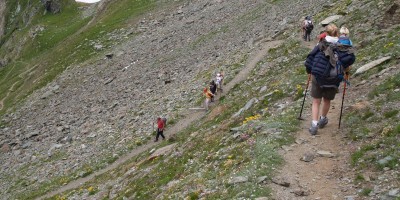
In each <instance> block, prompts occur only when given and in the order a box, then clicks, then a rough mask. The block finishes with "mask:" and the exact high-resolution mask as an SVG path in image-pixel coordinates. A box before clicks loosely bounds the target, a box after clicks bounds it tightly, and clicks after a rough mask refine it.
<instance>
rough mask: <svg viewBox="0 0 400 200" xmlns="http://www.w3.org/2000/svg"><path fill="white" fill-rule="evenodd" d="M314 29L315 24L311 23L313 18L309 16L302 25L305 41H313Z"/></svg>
mask: <svg viewBox="0 0 400 200" xmlns="http://www.w3.org/2000/svg"><path fill="white" fill-rule="evenodd" d="M313 29H314V24H313V22H312V21H311V17H310V16H307V17H306V18H305V19H304V21H303V24H302V30H303V39H304V41H310V40H311V32H312V30H313Z"/></svg>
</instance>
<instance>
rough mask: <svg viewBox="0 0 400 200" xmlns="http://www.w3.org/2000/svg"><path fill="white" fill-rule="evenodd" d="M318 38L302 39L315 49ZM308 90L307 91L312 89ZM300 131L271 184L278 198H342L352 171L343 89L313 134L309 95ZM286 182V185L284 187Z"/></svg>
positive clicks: (284, 155)
mask: <svg viewBox="0 0 400 200" xmlns="http://www.w3.org/2000/svg"><path fill="white" fill-rule="evenodd" d="M315 44H316V41H314V42H312V43H310V42H308V43H307V42H303V46H306V47H308V48H310V49H312V48H313V47H314V46H315ZM310 89H311V87H309V90H310ZM309 90H308V92H309ZM307 96H308V98H306V102H305V108H304V110H303V115H302V117H303V118H304V120H303V121H302V123H301V131H299V132H297V133H296V135H295V138H296V143H294V144H293V145H291V146H290V147H286V148H283V149H284V150H283V152H282V154H283V157H284V160H285V165H284V167H283V168H282V169H281V170H280V171H279V174H278V175H277V176H276V178H275V179H273V182H274V183H275V184H271V187H272V188H273V191H274V197H275V199H279V200H289V199H343V197H345V196H348V194H345V193H346V191H347V189H346V186H347V184H348V183H347V182H346V179H344V178H343V175H344V173H345V172H347V171H349V165H348V163H346V162H347V160H348V158H347V156H348V155H349V153H348V152H346V148H345V147H344V145H345V144H344V143H343V141H342V140H341V139H342V134H341V133H340V131H339V129H338V122H339V115H340V106H341V100H342V91H340V92H339V93H338V94H337V95H336V97H335V99H334V100H333V101H332V102H331V108H330V110H329V113H328V119H329V123H328V125H327V126H326V127H324V128H323V129H319V130H318V134H317V135H316V136H311V135H310V133H309V132H308V128H309V127H310V123H311V97H310V96H309V95H307ZM282 185H283V186H282Z"/></svg>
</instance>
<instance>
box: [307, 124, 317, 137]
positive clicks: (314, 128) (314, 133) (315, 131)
mask: <svg viewBox="0 0 400 200" xmlns="http://www.w3.org/2000/svg"><path fill="white" fill-rule="evenodd" d="M308 131H309V132H310V134H311V135H317V132H318V125H317V126H314V125H313V124H312V123H311V127H310V128H309V129H308Z"/></svg>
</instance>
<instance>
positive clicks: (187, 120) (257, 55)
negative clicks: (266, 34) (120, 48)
mask: <svg viewBox="0 0 400 200" xmlns="http://www.w3.org/2000/svg"><path fill="white" fill-rule="evenodd" d="M281 43H282V41H281V40H277V41H268V42H266V43H265V44H260V45H261V46H260V47H259V48H258V50H257V51H254V53H252V54H251V55H250V58H249V61H248V62H247V64H246V65H245V68H244V69H243V70H241V72H240V73H239V74H238V75H236V76H235V78H233V79H232V80H231V81H230V82H229V83H227V84H226V85H225V87H224V94H222V95H221V96H224V95H226V94H227V93H228V92H229V91H230V90H231V89H232V88H233V86H234V85H235V84H237V83H240V82H242V81H244V80H245V79H246V78H247V77H248V76H249V74H250V72H251V71H252V69H253V68H254V67H255V66H256V65H257V63H258V62H259V61H260V60H261V59H262V58H264V57H265V56H266V55H267V53H268V50H269V49H270V48H273V47H276V46H278V45H279V44H281ZM221 96H217V99H218V98H219V97H221ZM204 115H205V112H204V110H200V111H199V112H195V111H193V110H188V111H187V112H186V113H184V116H185V117H184V118H183V119H181V120H180V121H179V122H177V123H176V124H175V125H174V126H172V127H171V128H169V129H167V130H166V131H165V135H166V137H168V136H169V135H171V134H174V133H177V132H179V131H182V130H183V129H185V128H186V127H188V126H189V125H190V124H191V123H192V122H194V121H196V120H199V119H201V118H202V117H203V116H204ZM157 144H158V143H154V142H149V143H147V144H145V145H143V146H141V147H139V148H137V149H135V150H133V151H132V152H130V153H129V154H127V155H125V156H124V157H121V158H119V159H118V160H116V161H115V162H114V163H113V164H111V165H109V166H108V167H106V168H104V169H102V170H99V171H97V172H95V173H93V174H91V175H89V176H87V177H84V178H80V179H77V180H75V181H72V182H70V183H68V184H67V185H64V186H62V187H61V188H59V189H57V190H55V191H52V192H50V193H47V194H46V195H44V196H42V197H39V198H37V199H45V198H50V197H52V196H54V195H57V194H60V193H63V192H65V191H67V190H71V189H74V188H77V187H79V186H80V185H82V184H84V183H86V182H88V181H90V180H92V179H93V178H95V177H96V176H98V175H101V174H104V173H106V172H108V171H110V170H113V169H115V168H117V167H118V166H119V165H121V164H123V163H125V162H126V161H128V160H129V159H131V158H133V157H134V156H137V155H139V154H140V153H142V152H144V151H147V150H149V149H150V148H153V147H155V146H156V145H157Z"/></svg>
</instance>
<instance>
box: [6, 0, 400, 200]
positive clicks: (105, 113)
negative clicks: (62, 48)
mask: <svg viewBox="0 0 400 200" xmlns="http://www.w3.org/2000/svg"><path fill="white" fill-rule="evenodd" d="M303 2H304V1H298V2H293V1H273V2H266V1H257V0H252V1H250V2H249V1H244V0H243V1H239V0H238V1H234V2H232V1H223V0H215V1H205V0H204V1H196V2H191V1H179V2H174V3H170V2H169V1H165V2H164V1H154V2H153V1H152V3H154V5H157V7H155V8H154V10H151V12H149V13H146V14H145V15H141V16H140V18H136V19H130V20H127V21H126V20H125V17H126V15H125V14H126V13H129V12H128V11H127V12H125V14H123V13H119V12H117V11H120V10H121V9H123V10H124V9H127V10H129V9H130V8H131V7H122V8H121V7H119V6H117V7H116V8H115V10H113V9H114V7H113V6H112V5H109V6H105V7H104V10H103V12H104V13H114V14H112V15H111V14H110V15H108V16H113V15H118V16H119V17H120V19H121V20H122V19H124V20H122V21H124V22H126V25H129V26H128V27H124V28H122V27H119V28H118V29H116V30H112V29H111V28H110V29H107V28H104V29H105V30H104V32H103V33H102V31H103V28H102V27H104V26H103V25H102V24H103V23H105V21H102V20H101V19H102V17H101V16H98V19H99V20H94V21H93V22H92V23H93V26H94V27H97V28H94V29H93V30H92V31H93V32H92V33H99V34H101V35H102V36H104V38H108V39H109V41H110V43H113V41H114V38H124V39H121V41H124V42H123V43H122V44H121V45H118V46H117V48H113V49H112V50H109V51H103V52H100V53H98V55H99V56H98V57H96V56H95V57H94V59H92V60H90V61H89V62H86V63H82V64H80V66H79V67H73V66H71V67H69V68H68V69H66V70H65V71H64V72H63V73H62V74H61V75H59V76H57V77H56V78H55V79H54V80H53V81H51V82H50V83H49V84H48V85H47V86H45V87H43V88H41V89H39V90H36V91H35V92H33V93H32V95H30V96H29V97H28V98H27V99H26V100H25V101H24V103H22V104H21V105H20V106H17V107H16V108H15V111H9V112H8V113H7V114H6V115H4V117H3V119H2V128H1V129H0V137H1V141H2V143H1V144H0V146H1V148H2V149H1V152H2V153H1V154H0V160H1V163H2V168H1V171H0V173H1V176H0V177H1V180H2V181H1V194H2V198H4V199H10V198H11V199H13V198H18V199H33V198H37V197H40V196H42V195H44V194H46V193H48V192H51V191H54V190H56V189H57V188H60V187H62V185H65V184H67V183H69V182H71V181H73V180H77V179H80V178H82V177H87V176H89V175H90V174H93V173H95V172H96V171H99V170H100V169H105V168H107V166H109V165H110V164H111V163H114V162H118V158H123V157H124V156H125V155H127V154H128V153H129V152H131V151H134V149H139V148H140V146H141V145H143V144H144V143H148V142H151V141H152V139H153V137H154V135H153V134H154V132H153V131H154V125H153V121H154V119H155V118H156V117H157V116H167V118H168V123H169V125H168V126H169V127H170V126H171V127H175V126H173V125H174V124H177V126H179V122H180V121H181V120H183V121H185V120H187V118H188V117H190V116H191V115H192V112H196V111H193V110H190V109H189V108H193V107H199V106H200V105H201V102H202V101H203V98H202V96H201V91H202V89H203V88H204V87H206V86H207V85H208V84H207V83H208V82H209V80H210V79H212V78H213V77H214V76H215V74H216V73H217V72H219V71H223V72H224V74H225V77H226V84H227V86H228V85H229V86H230V87H232V88H231V89H230V91H229V92H227V93H224V96H221V98H219V100H218V102H216V103H215V105H213V109H212V111H210V112H209V113H205V114H204V117H202V118H200V119H198V120H196V121H194V122H193V123H192V124H190V125H189V127H188V128H186V129H185V130H183V131H180V132H168V130H167V133H168V135H167V137H168V141H165V142H162V143H160V144H156V145H157V148H158V147H163V146H169V145H172V147H173V148H172V149H171V151H166V154H165V155H163V156H151V157H150V159H149V155H150V154H151V153H153V152H154V151H155V150H156V149H147V150H146V149H144V150H143V152H142V153H140V154H139V155H137V156H135V157H133V158H131V159H128V160H126V162H124V163H121V164H120V165H118V167H116V168H113V169H112V170H111V171H108V172H107V173H104V174H99V176H97V177H95V178H94V179H91V180H89V181H88V182H86V183H85V184H84V185H81V186H79V187H78V188H74V189H72V190H70V191H66V192H63V193H62V194H58V195H57V196H54V197H53V198H55V199H57V198H61V199H63V198H75V199H82V198H88V199H103V198H110V199H120V198H130V199H164V198H168V197H169V198H174V199H184V198H189V199H197V198H206V199H244V198H251V199H253V198H257V197H270V196H271V195H274V194H279V190H281V189H282V188H280V187H276V188H274V187H272V188H274V190H273V191H272V190H271V186H269V185H268V184H269V183H271V182H270V181H271V180H273V178H274V176H275V175H276V173H277V172H278V171H277V169H281V168H283V167H282V166H284V165H283V164H284V159H283V157H282V155H281V154H279V151H280V150H281V149H282V147H284V149H285V148H286V147H287V146H288V145H291V144H293V142H294V141H296V139H297V138H296V136H297V135H296V132H297V131H302V130H301V128H305V127H302V126H304V125H301V126H300V122H299V121H298V120H297V119H296V117H297V115H298V111H299V109H300V104H301V100H302V99H301V97H302V92H303V91H304V89H303V88H304V87H305V85H304V84H305V81H306V74H305V70H304V67H303V62H304V59H305V56H306V55H307V53H308V52H309V48H308V47H306V46H304V43H302V42H300V41H299V39H298V38H299V34H298V32H297V31H298V26H299V25H298V24H299V23H300V21H301V19H302V18H303V17H304V15H308V14H310V13H311V14H313V16H314V19H315V21H316V22H318V21H321V20H323V19H324V18H325V17H328V16H330V15H333V14H338V13H339V14H343V13H346V12H347V11H351V12H349V13H348V15H346V16H344V17H343V18H341V19H340V20H339V21H337V24H339V25H340V24H346V25H348V26H349V27H351V28H350V30H351V32H352V33H354V36H353V35H352V40H353V42H354V43H355V44H359V45H357V48H358V52H357V58H358V59H357V63H356V65H355V66H354V70H353V72H354V71H355V70H356V69H357V68H360V67H361V66H362V65H363V64H366V63H368V62H370V61H373V60H375V59H378V58H379V57H381V56H387V55H388V54H390V56H392V59H391V60H389V61H388V62H386V63H383V64H382V65H380V66H379V67H377V68H375V69H373V70H372V71H368V72H367V73H365V74H363V75H360V76H357V77H355V78H354V82H352V83H353V84H354V85H359V84H360V86H359V87H363V85H365V84H366V85H365V86H366V87H371V88H372V87H373V85H371V84H369V83H368V82H367V80H370V77H373V76H375V74H376V73H378V71H380V72H382V70H384V71H385V69H386V75H381V77H382V79H383V80H382V81H376V82H375V83H376V84H377V85H380V86H378V87H377V88H378V89H375V90H372V91H371V92H370V96H371V97H370V99H367V97H363V96H362V94H367V93H369V91H370V88H365V89H363V90H360V91H357V92H354V94H353V93H350V96H349V97H350V98H349V99H347V101H346V104H345V105H346V107H345V108H346V109H345V111H346V112H345V119H346V121H343V123H344V124H345V128H344V129H343V130H342V131H343V134H344V135H345V136H347V137H349V138H348V139H344V140H343V141H337V140H335V141H336V142H337V144H338V145H339V144H347V143H349V144H350V145H349V147H347V146H346V145H344V146H343V148H345V150H344V151H343V152H345V155H343V157H341V159H344V160H346V158H349V157H351V161H347V162H350V163H352V162H353V164H352V165H349V166H348V167H349V168H353V167H354V170H357V171H356V172H355V173H351V174H349V175H346V177H345V178H347V179H348V180H349V181H350V182H352V181H354V182H355V183H352V184H351V185H355V186H354V187H352V188H350V189H348V190H347V191H341V192H342V193H341V194H340V195H351V196H361V198H371V199H373V198H378V197H380V196H384V195H386V194H388V193H389V192H390V191H392V190H395V189H396V188H397V187H398V174H396V171H398V154H396V152H398V151H396V150H397V149H396V148H397V147H398V143H396V142H392V143H389V142H390V141H398V140H396V139H398V137H399V131H398V130H399V128H398V127H399V126H398V124H396V119H398V111H397V112H396V108H398V106H397V104H398V102H399V101H398V95H396V94H398V93H396V89H397V92H398V87H399V84H398V83H397V81H396V80H397V79H396V77H397V76H398V75H396V74H398V63H397V62H398V61H397V58H398V56H399V55H398V52H399V51H398V49H399V46H398V43H399V36H398V34H395V33H396V31H397V32H398V30H399V27H398V25H396V24H391V23H390V24H389V23H388V24H387V25H385V27H386V29H381V30H377V29H376V28H375V24H382V23H379V22H380V20H384V19H387V17H386V14H385V12H386V11H388V10H390V8H391V7H392V5H394V4H396V1H387V2H385V3H383V4H379V5H378V6H376V2H374V1H369V3H366V4H363V2H358V1H354V2H352V1H343V2H342V1H337V2H335V4H330V3H329V2H326V1H316V0H315V1H311V0H310V1H307V2H305V3H303ZM310 4H311V5H314V6H313V7H310V6H308V5H310ZM106 5H107V4H106ZM116 5H117V4H114V6H116ZM119 5H121V4H119ZM164 6H166V7H164ZM131 9H133V8H131ZM305 9H307V11H304V10H305ZM365 10H373V11H374V12H373V13H374V15H375V17H374V18H371V19H364V18H362V15H361V14H362V13H363V12H364V11H365ZM303 12H308V13H303ZM390 12H392V11H390ZM390 12H389V13H390ZM118 13H119V14H121V15H119V14H118ZM397 13H398V11H394V14H393V16H397ZM109 19H118V17H110V18H109ZM361 21H362V22H364V24H365V26H355V24H359V23H360V22H361ZM108 22H109V23H107V24H112V22H114V20H110V21H108ZM353 27H354V28H353ZM318 28H319V27H318ZM317 31H319V30H317V29H316V30H315V32H317ZM84 35H85V34H84ZM83 38H84V37H83ZM274 40H283V43H282V44H281V45H280V46H279V47H277V48H272V49H270V50H269V51H268V52H267V54H260V56H255V57H254V54H256V52H258V50H259V48H263V47H264V46H265V45H267V44H269V42H270V41H272V42H274ZM66 41H70V40H66ZM71 41H75V37H74V38H71ZM97 41H103V40H101V39H99V40H95V41H90V40H89V41H87V42H85V44H86V45H88V46H91V45H93V46H94V45H99V44H98V43H97ZM118 41H120V40H118ZM373 41H378V42H373ZM72 43H73V42H72ZM382 45H383V47H384V48H382ZM100 46H101V45H100ZM100 46H97V47H99V48H101V47H100ZM105 54H108V56H105ZM50 55H51V54H50ZM86 55H87V54H86ZM264 55H265V56H264ZM49 58H50V57H49ZM255 58H256V59H255ZM50 61H51V60H50ZM50 61H49V62H50ZM254 62H257V64H256V65H255V68H254V69H253V70H252V71H250V74H249V75H248V76H247V79H244V80H243V81H242V82H238V84H233V83H236V82H235V80H236V79H235V77H237V76H241V74H242V73H241V71H242V70H244V69H247V67H248V66H249V65H254ZM76 63H80V61H79V59H78V60H77V61H76ZM387 69H391V71H388V70H387ZM374 70H375V71H374ZM28 72H29V71H28ZM384 73H385V72H382V74H384ZM27 74H29V73H27ZM392 75H394V78H390V77H392ZM363 80H366V82H364V83H363ZM380 83H382V84H380ZM376 90H379V91H381V90H384V91H385V92H387V93H382V94H383V95H378V94H380V93H377V92H376ZM361 92H363V93H361ZM392 92H394V93H392ZM353 95H355V96H357V97H353ZM386 96H387V97H388V99H390V100H389V101H387V102H384V101H382V99H384V98H386ZM338 97H339V96H338ZM307 100H309V99H308V98H307ZM360 100H365V101H371V102H372V103H371V104H372V107H370V108H369V111H371V110H374V111H375V112H378V111H379V110H380V109H379V108H386V107H385V106H386V105H391V106H390V107H391V108H394V109H388V108H386V109H383V111H382V112H383V113H382V115H376V117H372V116H375V115H374V114H372V115H371V114H370V112H369V111H368V109H367V110H363V109H354V108H353V107H354V105H357V103H359V102H358V101H360ZM386 103H387V104H386ZM245 105H247V106H245ZM245 108H247V110H246V109H245ZM305 109H306V110H309V105H308V104H306V108H305ZM336 109H337V108H336ZM350 111H351V112H350ZM307 112H308V111H305V113H307ZM193 115H196V116H198V113H193ZM371 117H372V118H371ZM363 119H364V120H365V119H366V120H367V121H366V122H367V123H365V122H363ZM368 120H371V121H368ZM382 122H384V123H382ZM388 123H389V124H391V125H392V126H391V127H392V128H387V127H388V126H387V124H388ZM397 123H398V122H397ZM334 125H335V122H334V120H332V124H330V126H334ZM369 125H374V127H373V128H370V127H369ZM360 127H361V128H360ZM182 128H183V127H181V128H179V129H178V128H177V129H174V130H181V129H182ZM330 128H331V129H332V127H330ZM385 128H386V129H385ZM381 129H382V130H387V131H385V132H384V133H383V134H381V136H379V137H378V136H377V135H375V136H374V137H373V139H374V140H376V141H377V142H376V143H374V144H375V145H373V147H374V148H372V147H370V146H367V147H364V144H365V143H369V142H370V141H371V137H370V134H371V133H377V132H379V133H380V131H379V130H381ZM366 130H368V131H366ZM365 132H368V133H369V134H365ZM305 136H306V135H305ZM309 137H310V136H309ZM322 137H323V138H324V137H325V136H322ZM349 139H351V140H349ZM307 140H313V138H311V137H310V138H307ZM315 141H318V140H315ZM315 141H314V142H315ZM382 141H383V142H382ZM341 142H343V143H341ZM381 144H385V145H383V146H382V145H381ZM153 145H154V144H152V145H148V144H146V146H148V147H152V146H153ZM298 145H302V143H300V144H298ZM353 146H356V147H360V148H359V149H357V148H356V150H353V149H352V148H353ZM376 147H379V148H376ZM347 148H349V149H347ZM378 150H379V152H380V153H382V155H384V157H383V158H387V156H390V157H391V159H389V158H387V159H389V162H388V163H386V164H385V163H384V164H383V166H382V168H379V166H381V165H380V164H379V165H376V163H375V162H374V161H380V159H381V157H373V156H372V157H373V158H374V159H371V157H370V156H371V154H374V153H376V152H377V151H378ZM349 152H354V153H355V154H354V155H353V154H350V153H349ZM379 155H381V154H379ZM339 156H341V155H339ZM383 158H382V159H383ZM319 160H321V159H316V160H315V161H314V162H311V163H312V164H314V165H318V164H319V162H318V161H319ZM382 162H384V161H382ZM363 166H372V169H371V173H372V172H373V173H380V172H382V171H380V170H385V171H384V172H385V178H390V180H391V183H393V184H392V185H389V184H385V183H379V184H378V183H377V182H375V181H374V180H379V179H378V178H377V179H373V180H372V181H371V178H369V181H365V182H363V181H362V180H361V179H362V178H360V177H363V178H364V177H366V176H365V175H362V176H358V175H359V174H363V172H368V173H369V172H370V171H369V169H368V168H364V167H363ZM375 166H376V167H375ZM292 167H293V166H292ZM304 173H310V172H308V171H306V172H304ZM338 174H339V175H340V173H338ZM387 174H393V176H392V177H390V176H387ZM308 175H310V174H308ZM311 177H312V176H311ZM324 178H325V177H324ZM347 179H346V180H347ZM304 181H305V182H307V181H310V180H304ZM321 181H323V179H322V180H321ZM396 181H397V182H396ZM275 182H276V181H275ZM6 183H7V184H6ZM371 184H372V185H374V184H375V185H377V186H378V187H376V188H378V189H379V190H378V189H377V190H374V193H372V196H370V197H369V196H362V195H364V194H366V193H367V192H368V191H369V190H368V189H370V188H371V187H370V186H369V185H371ZM359 188H361V189H363V190H362V191H357V190H358V189H359ZM364 189H365V190H364ZM288 190H289V191H293V188H289V189H288ZM370 193H371V191H369V193H367V195H368V194H370ZM292 194H295V193H292ZM303 195H305V194H304V193H303ZM309 195H314V193H313V194H309ZM313 197H314V196H313ZM319 197H320V198H325V196H319ZM341 197H343V196H340V198H341ZM275 198H277V199H290V197H289V196H278V197H275ZM303 198H305V199H307V198H308V197H303ZM328 198H329V197H328Z"/></svg>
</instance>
